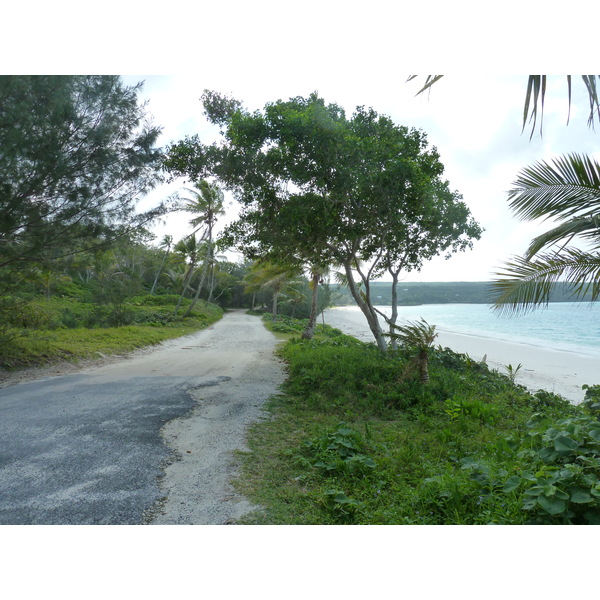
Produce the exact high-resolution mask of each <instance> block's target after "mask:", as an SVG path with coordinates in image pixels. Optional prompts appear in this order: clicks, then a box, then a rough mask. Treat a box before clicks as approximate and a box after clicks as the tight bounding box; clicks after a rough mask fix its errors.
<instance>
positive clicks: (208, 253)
mask: <svg viewBox="0 0 600 600" xmlns="http://www.w3.org/2000/svg"><path fill="white" fill-rule="evenodd" d="M207 244H208V245H207V248H206V261H205V263H204V269H203V270H202V277H201V278H200V283H199V284H198V287H197V288H196V293H195V294H194V299H193V300H192V303H191V304H190V305H189V307H188V309H187V310H186V311H185V314H184V315H183V318H184V319H185V318H186V317H187V316H189V315H190V314H191V312H192V309H193V308H194V306H196V302H198V298H199V297H200V292H201V291H202V288H203V287H204V280H205V279H206V275H207V273H208V269H209V266H210V263H211V262H212V227H210V226H209V228H208V242H207ZM211 295H212V292H211ZM209 302H210V299H209Z"/></svg>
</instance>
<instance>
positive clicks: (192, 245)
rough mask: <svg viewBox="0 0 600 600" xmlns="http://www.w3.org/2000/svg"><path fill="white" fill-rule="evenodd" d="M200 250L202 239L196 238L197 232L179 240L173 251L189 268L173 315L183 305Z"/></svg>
mask: <svg viewBox="0 0 600 600" xmlns="http://www.w3.org/2000/svg"><path fill="white" fill-rule="evenodd" d="M199 250H200V241H199V240H198V238H196V235H195V234H192V235H188V236H186V237H184V238H183V239H181V240H179V241H178V242H177V243H176V244H175V246H174V248H173V251H174V252H175V254H177V255H179V256H181V257H182V258H183V259H184V261H185V262H186V264H187V265H188V266H187V270H186V272H185V277H184V278H183V284H182V286H181V294H180V295H179V300H178V301H177V306H176V307H175V311H174V312H173V316H175V315H176V314H177V312H178V311H179V307H180V306H181V302H182V300H183V297H184V296H185V293H186V292H187V290H188V287H189V283H190V281H191V279H192V275H193V273H194V270H195V269H196V264H197V262H198V252H199Z"/></svg>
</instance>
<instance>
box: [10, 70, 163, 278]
mask: <svg viewBox="0 0 600 600" xmlns="http://www.w3.org/2000/svg"><path fill="white" fill-rule="evenodd" d="M138 92H139V86H135V87H126V86H124V85H123V83H122V82H121V80H120V78H119V77H117V76H2V77H0V149H1V152H0V268H4V269H6V268H13V269H18V270H23V268H26V267H27V265H30V264H32V263H37V264H39V263H43V262H44V261H47V260H52V259H54V258H56V257H60V256H66V255H69V254H73V253H77V252H83V251H86V250H89V249H91V248H95V247H100V246H105V247H106V246H107V245H109V244H110V243H111V242H112V241H113V240H115V239H118V238H119V237H122V236H124V235H127V234H128V232H131V231H134V230H136V229H138V228H139V227H142V226H143V225H144V224H146V223H148V222H150V221H151V220H152V219H153V218H154V217H156V216H158V215H159V214H161V213H164V211H165V210H166V207H165V206H163V205H161V206H157V207H154V208H153V209H151V210H148V211H145V212H137V211H136V205H137V201H138V200H139V199H140V198H141V197H142V196H143V195H144V194H145V193H146V192H147V191H148V190H150V189H151V188H152V187H154V186H155V185H156V184H157V183H158V182H159V181H160V179H161V176H160V171H159V167H160V159H161V153H160V150H159V149H158V148H156V147H155V144H156V141H157V137H158V135H159V132H160V130H159V129H158V128H157V127H154V126H152V125H151V124H149V123H148V122H147V120H146V116H145V109H144V106H143V105H141V104H140V103H139V102H138Z"/></svg>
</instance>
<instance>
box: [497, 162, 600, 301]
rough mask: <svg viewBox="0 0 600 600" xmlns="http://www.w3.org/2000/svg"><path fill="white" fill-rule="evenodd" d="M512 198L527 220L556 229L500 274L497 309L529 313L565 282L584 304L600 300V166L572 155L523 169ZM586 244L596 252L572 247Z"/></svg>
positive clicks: (516, 210)
mask: <svg viewBox="0 0 600 600" xmlns="http://www.w3.org/2000/svg"><path fill="white" fill-rule="evenodd" d="M514 185H515V187H514V189H512V190H511V191H510V193H509V200H510V206H511V208H512V209H513V210H514V212H515V213H516V214H517V216H519V217H521V218H522V219H527V220H537V219H550V220H552V221H553V222H554V223H555V225H554V226H553V227H552V228H551V229H549V230H548V231H546V232H545V233H543V234H541V235H539V236H537V237H536V238H534V239H533V240H532V241H531V243H530V245H529V248H528V249H527V252H526V253H525V255H524V256H523V257H515V258H514V259H512V260H511V261H509V262H507V263H506V265H505V270H504V271H503V272H499V273H497V275H498V278H497V280H496V281H495V282H494V283H493V288H494V291H495V295H496V298H495V306H496V308H497V309H498V310H501V311H509V312H516V311H527V310H531V309H533V308H536V307H538V306H544V305H546V304H547V303H548V301H549V297H550V293H551V292H552V290H554V289H555V287H556V286H557V284H558V283H559V282H563V285H565V286H566V287H568V289H569V290H570V291H571V292H572V293H573V295H574V296H575V297H576V298H578V299H582V298H583V297H584V296H586V295H588V294H589V297H590V298H591V300H596V299H598V298H599V297H600V254H599V253H598V241H599V240H600V224H599V222H598V209H599V207H600V163H598V161H596V160H594V159H593V158H592V157H590V156H585V155H578V154H570V155H567V156H561V157H558V158H555V159H554V160H553V161H551V162H539V163H536V164H535V165H533V166H531V167H527V168H525V169H523V170H522V172H521V173H520V174H519V176H518V178H517V180H516V181H515V182H514ZM573 240H575V241H580V242H583V243H584V244H591V249H590V250H582V249H580V248H579V247H577V246H571V245H570V244H571V242H572V241H573Z"/></svg>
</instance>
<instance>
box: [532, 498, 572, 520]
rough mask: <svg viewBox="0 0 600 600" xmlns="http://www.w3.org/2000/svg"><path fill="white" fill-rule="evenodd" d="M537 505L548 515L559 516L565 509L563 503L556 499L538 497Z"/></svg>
mask: <svg viewBox="0 0 600 600" xmlns="http://www.w3.org/2000/svg"><path fill="white" fill-rule="evenodd" d="M538 503H539V505H540V506H541V507H542V508H543V509H544V510H545V511H546V512H547V513H548V514H549V515H560V514H561V513H563V512H565V510H566V508H567V504H566V503H565V501H564V500H560V499H558V498H547V497H546V496H539V497H538Z"/></svg>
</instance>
